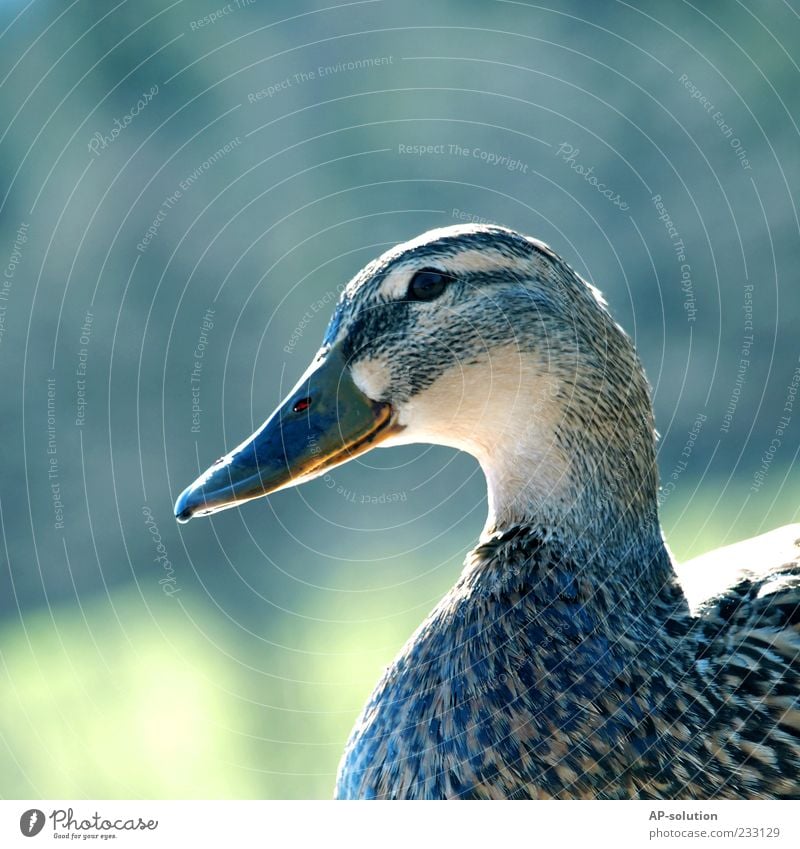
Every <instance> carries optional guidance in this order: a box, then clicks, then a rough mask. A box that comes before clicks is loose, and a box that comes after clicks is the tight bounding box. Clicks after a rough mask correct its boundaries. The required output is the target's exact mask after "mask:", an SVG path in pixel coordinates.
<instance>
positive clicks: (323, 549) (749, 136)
mask: <svg viewBox="0 0 800 849" xmlns="http://www.w3.org/2000/svg"><path fill="white" fill-rule="evenodd" d="M0 18H2V20H0V32H2V36H1V37H0V44H2V48H3V49H2V51H0V105H2V109H1V110H0V114H1V115H2V119H0V125H1V130H0V201H1V202H2V214H1V217H0V236H1V237H2V238H0V261H2V266H3V273H2V277H1V278H0V367H2V375H3V390H2V393H0V399H1V400H0V403H2V422H3V438H2V441H1V442H0V451H2V463H3V474H2V478H1V479H0V532H1V533H2V546H0V560H1V561H2V563H1V564H0V741H2V742H1V743H0V795H2V796H4V797H17V798H19V797H39V796H42V797H60V798H80V797H89V798H93V797H100V798H104V797H137V796H144V797H162V796H163V797H243V798H249V797H281V798H285V797H303V798H307V797H329V796H330V795H331V793H332V790H333V781H334V774H335V770H336V766H337V763H338V759H339V757H340V755H341V752H342V749H343V746H344V742H345V739H346V736H347V734H348V732H349V729H350V727H351V726H352V723H353V721H354V719H355V717H356V715H357V713H358V711H359V708H360V706H361V704H362V703H363V701H364V699H365V698H366V696H367V695H368V693H369V691H370V689H371V687H372V685H373V684H374V682H375V681H376V680H377V677H378V676H379V674H380V672H381V671H382V669H383V668H384V666H386V665H387V664H388V663H389V662H390V660H391V658H392V657H393V655H394V654H395V653H396V652H397V650H398V649H399V647H400V646H401V645H402V643H403V642H404V641H405V639H407V637H408V636H409V635H410V634H411V632H412V631H413V629H414V628H415V627H416V625H417V624H418V623H419V622H420V621H421V620H422V619H423V618H424V616H425V614H426V613H427V612H428V610H429V609H430V608H431V607H432V606H433V605H434V604H435V602H436V601H437V599H438V598H439V597H440V596H441V595H442V594H443V593H444V591H445V590H446V589H447V588H448V587H449V586H450V585H451V584H452V583H453V582H454V580H455V578H456V576H457V574H458V572H459V568H460V564H461V562H462V560H463V557H464V555H465V553H466V552H467V551H468V549H469V548H470V547H471V546H472V544H473V542H474V540H475V539H476V538H477V535H478V533H479V531H480V529H481V527H482V524H483V519H484V514H485V493H484V484H483V480H482V477H481V475H480V472H479V470H478V467H477V464H476V463H475V462H474V461H473V460H472V459H471V458H469V457H466V456H461V455H457V454H455V453H454V452H452V451H449V450H446V449H443V448H430V447H426V446H414V447H408V448H404V449H391V450H388V451H380V452H375V453H372V454H369V455H368V456H366V457H364V458H362V459H361V460H359V461H357V462H354V463H352V464H350V465H348V466H346V467H342V468H339V469H336V470H335V471H334V472H332V473H331V475H329V476H328V477H326V478H325V479H322V480H317V481H315V482H313V483H311V484H308V485H306V486H304V487H302V488H301V489H298V490H290V491H286V492H282V493H279V494H277V495H276V496H274V497H272V498H270V499H269V500H262V501H259V502H255V503H252V504H249V505H247V506H246V507H244V508H243V509H241V510H232V511H228V512H225V513H223V514H220V515H219V516H217V517H214V518H213V519H210V520H203V521H196V522H193V523H191V524H189V525H187V526H181V527H179V526H177V525H176V524H175V522H174V520H173V518H172V504H173V500H174V498H175V496H176V495H177V494H178V492H179V491H180V490H181V489H182V488H183V487H184V486H185V485H186V484H187V483H188V482H189V481H191V480H192V479H193V478H194V477H195V476H196V474H197V473H198V472H199V471H200V470H202V469H204V468H205V467H206V466H207V465H208V464H209V463H210V462H211V461H213V460H214V458H216V457H217V456H219V455H220V454H222V453H224V451H225V450H226V449H229V448H231V447H232V446H233V445H235V444H236V443H238V442H239V441H240V439H241V438H243V437H244V436H245V435H247V434H249V433H250V432H251V430H253V429H254V428H255V427H256V426H257V425H258V424H260V422H261V421H262V420H263V419H264V418H265V417H266V415H267V414H268V413H269V412H270V411H271V410H272V408H273V406H274V405H275V404H276V403H277V401H278V400H279V399H280V397H281V396H282V394H283V392H284V391H285V390H286V389H287V388H288V387H289V386H291V385H292V384H293V383H294V381H295V380H296V379H297V377H298V376H299V374H300V373H301V372H302V371H303V370H304V369H305V366H306V364H307V362H308V360H309V358H310V357H311V356H312V354H313V353H314V352H315V350H316V348H317V346H318V344H319V342H320V339H321V336H322V333H323V330H324V327H325V324H326V322H327V319H328V316H329V315H330V312H331V310H332V308H333V304H334V302H335V298H336V296H337V294H338V291H339V288H340V287H341V286H342V284H344V283H345V282H346V281H347V280H348V279H349V277H350V276H351V275H352V274H354V273H355V272H356V271H357V270H358V269H359V267H360V266H361V265H363V264H364V263H365V262H366V261H368V260H369V259H370V258H372V257H373V256H374V255H375V254H377V253H379V252H380V251H382V250H383V249H385V248H386V247H389V246H390V245H392V244H394V243H395V242H398V241H400V240H403V239H406V238H409V237H411V236H413V235H416V234H417V233H418V232H420V231H422V230H425V229H428V228H431V227H435V226H443V225H448V224H453V223H458V222H461V221H467V220H489V221H495V222H499V223H503V224H506V225H508V226H511V227H514V228H517V229H520V230H522V231H525V232H527V233H530V234H533V235H536V236H538V237H539V238H541V239H543V240H545V241H546V242H548V243H550V244H551V245H552V246H553V247H554V248H555V249H556V250H557V251H558V252H559V253H561V254H562V255H563V256H564V257H565V258H566V259H567V260H568V261H569V262H570V263H571V264H572V265H573V266H574V267H575V268H576V269H577V270H578V271H579V272H580V273H581V274H583V275H584V276H586V277H587V278H588V279H590V280H591V281H592V282H594V283H595V284H596V285H597V286H599V287H600V288H601V289H602V290H603V291H604V292H605V294H606V296H607V298H608V300H609V302H610V305H611V308H612V310H613V312H614V314H615V316H616V317H617V319H618V321H619V322H620V323H621V324H622V325H623V326H624V327H625V328H626V329H627V330H628V331H629V332H630V333H632V334H633V335H634V337H635V340H636V343H637V346H638V349H639V351H640V353H641V356H642V359H643V361H644V363H645V366H646V369H647V371H648V375H649V377H650V379H651V382H652V384H653V390H654V401H655V407H656V417H657V423H658V428H659V431H660V433H661V435H662V439H661V443H660V454H659V460H660V466H661V470H662V479H663V482H664V484H665V489H664V490H663V492H662V517H663V522H664V526H665V530H666V533H667V538H668V542H669V544H670V545H671V547H672V549H673V551H674V552H675V554H676V556H677V557H679V558H680V559H685V558H686V557H689V556H691V555H693V554H696V553H700V552H702V551H704V550H706V549H708V548H711V547H714V546H715V545H719V544H722V543H725V542H732V541H735V540H737V539H741V538H743V537H746V536H748V535H751V534H754V533H757V532H758V531H761V530H767V529H769V528H771V527H773V526H775V525H779V524H783V523H787V522H790V521H793V520H796V517H797V512H798V495H800V476H798V471H797V454H798V450H800V408H796V409H795V410H794V411H793V412H792V413H791V414H790V416H789V419H790V420H789V421H788V423H785V424H784V425H783V426H782V430H781V435H780V438H779V443H778V444H777V446H776V443H775V439H776V429H778V428H779V427H781V425H780V421H781V417H782V416H784V415H785V413H784V408H785V404H786V398H787V396H788V395H789V393H790V392H791V388H792V381H793V376H794V375H795V374H796V369H797V368H798V365H800V363H798V354H800V340H799V339H798V311H799V310H800V286H798V274H797V258H798V255H800V253H799V252H798V244H799V239H798V235H799V233H798V211H797V207H796V201H795V199H794V197H793V195H795V196H796V188H797V185H798V166H799V165H800V159H799V158H798V153H797V152H798V135H799V134H798V124H797V122H798V120H800V114H798V113H800V108H798V107H800V101H798V96H797V92H798V82H799V81H800V69H799V68H798V65H797V61H796V52H797V51H796V49H794V50H793V48H796V45H797V44H798V43H800V7H798V5H797V3H796V2H795V0H788V2H786V3H782V4H781V3H772V2H768V0H745V2H743V3H738V4H732V3H727V2H717V3H704V4H702V5H698V6H697V7H694V6H693V5H692V4H690V3H683V2H680V3H671V4H666V5H665V4H663V3H658V2H642V3H638V4H635V5H629V4H627V3H623V2H618V3H602V4H601V3H590V2H563V0H562V1H560V2H554V3H551V4H544V5H535V4H533V3H527V2H485V1H484V2H464V0H460V1H459V2H456V1H455V0H424V2H421V1H420V0H410V2H409V0H403V2H401V0H361V1H360V2H350V3H344V4H338V5H331V6H330V7H325V6H322V5H317V4H311V3H306V4H301V5H298V4H292V3H289V2H270V3H267V2H266V0H249V2H246V0H239V2H236V0H234V2H231V3H229V4H227V5H224V4H222V3H221V2H220V0H213V2H205V0H202V2H201V0H182V2H181V0H178V2H173V3H171V4H170V3H157V2H153V0H140V2H136V3H134V2H131V1H130V0H127V2H126V0H123V2H117V3H108V4H97V3H90V2H88V0H75V2H69V3H57V2H54V0H53V1H52V2H48V0H33V2H8V0H7V2H4V3H3V4H2V6H0ZM414 146H423V150H422V152H420V151H419V149H418V148H417V152H414ZM795 386H796V383H795ZM765 457H767V458H768V459H769V462H768V463H767V462H765ZM765 468H766V471H765Z"/></svg>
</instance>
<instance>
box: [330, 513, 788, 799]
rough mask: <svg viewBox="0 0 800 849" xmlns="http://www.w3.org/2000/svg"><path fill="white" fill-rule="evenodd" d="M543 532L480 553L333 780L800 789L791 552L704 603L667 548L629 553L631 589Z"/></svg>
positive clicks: (457, 785) (643, 790)
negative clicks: (690, 592)
mask: <svg viewBox="0 0 800 849" xmlns="http://www.w3.org/2000/svg"><path fill="white" fill-rule="evenodd" d="M544 536H545V535H544V534H542V533H541V532H540V531H534V530H533V529H530V528H517V529H514V530H513V531H512V532H510V533H506V534H503V535H499V536H497V537H496V538H495V539H492V540H489V541H487V542H485V543H482V544H481V545H479V546H478V548H476V549H475V550H474V551H473V552H472V554H471V555H470V557H469V558H468V561H467V566H466V569H465V571H464V574H463V575H462V577H461V579H460V580H459V582H458V583H457V584H456V586H455V587H454V588H453V590H452V591H451V592H450V593H449V594H448V595H447V596H446V597H445V598H444V599H443V600H442V602H441V603H440V604H439V605H438V606H437V607H436V609H435V610H434V611H433V612H432V614H431V615H430V616H429V617H428V619H427V620H426V621H425V622H424V623H423V625H422V626H421V627H420V628H419V630H418V631H417V632H416V634H415V635H414V636H413V637H412V638H411V640H410V641H409V642H408V644H407V645H406V646H405V648H404V649H403V650H402V652H401V653H400V655H399V656H398V658H397V659H396V660H395V661H394V663H393V664H392V665H391V666H390V667H389V669H388V670H387V671H386V673H385V675H384V676H383V679H382V680H381V681H380V683H379V684H378V686H377V687H376V689H375V691H374V692H373V694H372V696H371V698H370V699H369V701H368V703H367V705H366V707H365V708H364V711H363V713H362V715H361V717H360V718H359V720H358V722H357V723H356V726H355V729H354V731H353V734H352V736H351V738H350V740H349V742H348V745H347V748H346V751H345V754H344V757H343V759H342V764H341V767H340V771H339V776H338V781H337V787H336V795H337V797H338V798H368V799H375V798H377V799H386V798H390V799H398V798H404V799H448V798H450V799H455V798H462V799H551V798H556V799H559V798H568V799H575V798H583V799H597V798H605V799H665V798H668V799H680V798H686V799H697V798H703V799H710V798H720V799H722V798H735V799H742V798H800V759H798V745H800V704H799V703H798V700H797V693H798V692H799V691H800V665H798V657H800V632H799V631H798V624H799V623H800V567H798V564H797V562H796V560H795V561H794V562H793V561H788V562H786V563H780V564H776V565H775V566H774V567H772V568H770V569H767V570H763V574H762V575H761V576H760V577H756V576H751V577H750V578H746V579H743V580H742V581H740V582H739V583H738V584H737V585H736V586H734V587H730V588H727V589H726V591H724V592H723V593H721V594H720V595H718V596H716V597H713V598H711V599H709V600H707V602H706V603H705V604H704V605H703V607H702V608H701V609H700V610H699V611H697V612H696V613H695V614H693V613H692V612H691V611H690V609H689V605H688V603H687V601H686V598H685V595H684V593H683V591H682V589H681V586H680V584H679V583H678V581H677V578H676V576H675V574H674V572H673V569H672V564H671V561H670V558H669V554H668V552H667V550H666V548H665V547H663V546H661V547H656V549H655V550H652V551H649V552H647V551H641V550H638V551H633V552H631V556H632V557H635V558H638V562H637V563H635V564H632V563H627V564H626V563H620V564H619V575H620V576H622V575H628V576H630V575H631V574H632V573H633V574H635V573H637V572H639V573H642V572H644V573H646V574H647V575H648V580H646V581H644V582H640V583H638V584H637V585H636V586H635V587H634V588H633V590H631V588H630V587H622V586H620V584H619V582H618V580H615V578H614V576H613V575H612V576H611V577H610V578H608V579H607V580H606V581H605V582H604V583H603V584H601V585H598V583H597V581H596V580H595V577H596V576H595V574H593V573H594V566H595V565H597V564H592V563H591V562H587V561H586V560H583V561H582V562H576V559H575V557H574V554H573V553H572V552H571V551H570V547H569V546H565V545H564V544H562V543H560V542H558V541H556V540H553V539H550V540H548V541H545V538H544ZM498 561H499V563H501V564H502V565H503V568H502V569H499V568H498V565H499V563H498ZM510 564H512V565H513V566H515V567H516V568H512V569H509V568H508V566H509V565H510ZM607 566H608V564H607V563H604V564H603V568H604V570H605V569H607ZM643 567H644V568H643ZM498 575H503V576H505V578H504V579H503V580H498V579H497V576H498Z"/></svg>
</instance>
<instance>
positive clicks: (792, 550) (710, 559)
mask: <svg viewBox="0 0 800 849" xmlns="http://www.w3.org/2000/svg"><path fill="white" fill-rule="evenodd" d="M676 571H677V572H678V576H679V578H680V580H681V583H682V584H683V586H684V591H685V593H686V595H687V598H688V600H689V603H690V605H691V607H692V610H693V614H694V617H693V618H694V628H693V631H694V634H695V636H696V637H697V643H696V644H697V648H698V651H697V657H696V668H697V672H698V673H699V675H698V680H699V681H702V682H703V685H704V686H703V690H704V691H705V692H704V694H703V695H704V696H705V697H706V701H710V702H712V703H713V704H714V705H715V709H714V716H715V722H714V723H713V724H714V728H713V730H712V729H708V730H709V732H710V733H709V734H708V740H707V742H708V747H707V748H708V750H709V753H710V754H711V761H712V762H713V761H715V760H716V761H719V762H720V764H719V765H720V766H725V767H728V768H729V769H731V768H732V773H733V775H735V779H734V780H735V781H736V783H737V784H738V786H739V788H740V790H739V792H741V793H743V794H744V795H746V796H756V797H766V798H798V795H800V784H798V779H797V776H798V774H800V525H787V526H785V527H782V528H778V529H777V530H775V531H771V532H770V533H768V534H764V535H762V536H759V537H754V538H753V539H749V540H745V541H744V542H741V543H736V544H735V545H731V546H726V547H725V548H721V549H718V550H717V551H713V552H711V553H709V554H705V555H703V556H701V557H698V558H695V559H694V560H691V561H689V562H688V563H686V564H684V565H683V566H682V567H677V568H676ZM731 789H732V788H731ZM723 794H724V791H723Z"/></svg>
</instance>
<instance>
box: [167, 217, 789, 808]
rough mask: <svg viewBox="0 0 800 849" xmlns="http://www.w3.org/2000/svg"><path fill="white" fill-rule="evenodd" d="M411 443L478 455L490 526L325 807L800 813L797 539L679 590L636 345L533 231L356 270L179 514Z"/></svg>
mask: <svg viewBox="0 0 800 849" xmlns="http://www.w3.org/2000/svg"><path fill="white" fill-rule="evenodd" d="M420 442H423V443H434V444H440V445H446V446H450V447H453V448H457V449H459V450H463V451H466V452H468V453H470V454H471V455H472V456H473V457H475V458H476V459H477V460H478V462H479V463H480V466H481V468H482V470H483V472H484V475H485V477H486V481H487V496H488V497H487V501H488V508H489V509H488V514H489V515H488V517H487V521H486V525H485V528H484V531H483V533H482V534H481V537H480V540H479V542H478V545H477V547H476V548H475V549H474V550H473V551H472V553H471V554H470V555H469V556H468V558H467V562H466V565H465V568H464V571H463V573H462V575H461V577H460V579H459V580H458V582H457V583H456V585H455V587H454V588H453V589H452V591H451V592H450V593H448V594H447V596H446V597H445V598H444V599H443V600H442V601H441V603H440V604H439V605H438V606H437V607H436V608H435V610H434V611H433V612H432V613H431V615H430V616H429V617H428V619H427V620H426V621H425V622H424V623H423V624H422V625H421V626H420V628H419V629H418V630H417V632H416V634H415V635H414V636H413V637H412V638H411V640H410V641H409V642H408V643H407V644H406V646H405V648H404V649H403V650H402V651H401V652H400V655H399V656H398V658H397V659H396V660H395V662H394V663H393V664H392V665H391V666H390V667H389V668H388V669H387V671H386V673H385V674H384V676H383V678H382V680H381V681H380V682H379V684H378V685H377V688H376V689H375V691H374V692H373V694H372V696H371V698H370V700H369V701H368V703H367V705H366V707H365V708H364V711H363V713H362V715H361V717H360V718H359V720H358V722H357V723H356V726H355V729H354V731H353V734H352V736H351V738H350V741H349V742H348V744H347V748H346V751H345V754H344V758H343V760H342V764H341V767H340V771H339V776H338V781H337V788H336V795H337V796H338V797H340V798H390V799H401V798H410V799H449V798H481V799H484V798H485V799H498V798H502V799H505V798H526V799H527V798H648V799H656V798H658V799H677V798H800V634H799V633H798V629H800V570H799V569H798V562H797V558H798V549H797V546H796V545H795V544H794V541H795V540H796V539H797V538H798V537H800V528H795V529H794V530H792V529H784V530H781V531H779V532H775V534H774V535H772V536H770V537H769V544H767V540H766V538H760V539H758V540H753V541H750V542H748V543H744V544H741V545H738V546H735V547H734V548H732V549H731V548H726V549H723V550H721V551H719V552H716V553H715V554H714V555H712V556H706V557H704V558H701V559H700V560H699V561H697V562H695V563H693V564H689V566H687V567H686V568H685V569H684V568H679V569H678V574H676V569H675V566H674V564H673V562H672V559H671V557H670V554H669V552H668V550H667V548H666V546H665V544H664V539H663V534H662V531H661V527H660V523H659V518H658V467H657V463H656V449H655V446H656V433H655V427H654V419H653V410H652V404H651V401H650V393H649V386H648V383H647V379H646V377H645V374H644V371H643V369H642V366H641V364H640V362H639V360H638V357H637V355H636V351H635V349H634V346H633V343H632V341H631V339H630V338H629V337H628V336H627V335H626V334H625V332H624V331H623V330H622V328H620V327H619V325H617V324H616V322H615V321H614V320H613V318H612V316H611V315H610V313H609V311H608V309H607V307H606V303H605V301H604V300H603V298H602V296H601V294H600V292H599V291H598V290H597V289H596V288H595V287H594V286H592V285H590V284H589V283H587V282H586V281H584V280H583V279H582V278H581V277H580V276H579V275H578V274H576V273H575V271H574V270H573V269H572V268H570V267H569V265H568V264H567V263H566V262H564V261H563V260H562V259H561V258H560V257H559V256H558V255H557V254H555V253H554V252H553V251H552V250H551V249H550V248H548V247H547V246H546V245H544V244H543V243H542V242H539V241H538V240H536V239H533V238H531V237H528V236H525V235H523V234H520V233H516V232H514V231H512V230H508V229H506V228H503V227H496V226H483V225H460V226H456V227H447V228H442V229H440V230H433V231H430V232H428V233H424V234H422V235H421V236H419V237H417V238H416V239H412V240H411V241H409V242H406V243H403V244H401V245H398V246H396V247H395V248H392V249H391V250H389V251H387V252H386V253H384V254H383V255H381V256H380V257H378V258H377V259H376V260H373V261H372V262H371V263H369V264H368V265H367V266H365V267H364V268H363V269H362V270H361V271H360V272H359V273H358V274H356V276H355V277H354V278H353V279H352V280H351V281H350V283H349V284H348V285H347V287H345V289H344V291H343V293H342V296H341V299H340V301H339V303H338V304H337V307H336V310H335V312H334V315H333V317H332V319H331V322H330V324H329V326H328V329H327V332H326V334H325V337H324V340H323V345H322V348H321V349H320V351H319V353H318V355H317V356H316V357H315V359H314V361H313V362H312V364H311V366H310V367H309V369H308V371H307V372H306V373H305V374H304V375H303V376H302V377H301V378H300V380H299V382H298V384H297V385H296V386H295V387H294V389H293V390H292V391H291V392H290V393H289V395H288V396H287V398H286V399H285V401H284V402H283V404H282V405H281V406H279V408H278V409H277V410H276V411H275V412H274V413H273V415H272V416H271V417H270V418H269V419H268V420H267V421H266V422H265V423H264V424H263V425H262V426H261V427H260V428H259V430H257V431H256V432H255V433H254V434H253V435H252V436H250V437H249V438H248V439H246V440H245V441H244V442H242V443H241V445H239V446H238V447H236V448H234V449H233V450H232V451H230V452H229V453H228V454H226V455H225V456H223V457H222V458H221V459H220V460H218V461H217V462H216V463H215V464H214V465H213V466H211V467H210V468H209V469H208V470H207V471H206V472H205V473H204V474H203V475H201V476H200V477H199V478H198V479H197V480H196V481H195V482H194V483H193V484H191V485H190V486H189V487H188V488H187V489H186V490H185V491H184V492H183V494H182V495H181V496H180V497H179V499H178V502H177V504H176V506H175V513H176V516H177V518H178V519H179V521H188V519H190V518H191V517H192V516H197V515H207V514H210V513H214V512H216V511H217V510H222V509H225V508H228V507H232V506H235V505H238V504H241V503H242V502H244V501H249V500H251V499H254V498H258V497H260V496H262V495H265V494H270V493H272V492H275V491H277V490H279V489H282V488H284V487H286V486H292V485H295V484H298V483H302V482H303V481H306V480H309V479H311V478H313V477H315V476H318V475H320V474H323V473H324V472H325V471H327V470H328V469H330V468H333V467H334V466H336V465H339V464H340V463H343V462H346V461H347V460H349V459H352V458H353V457H355V456H358V455H360V454H362V453H364V452H365V451H368V450H371V449H372V448H373V447H375V446H376V445H378V444H381V445H383V446H389V445H400V444H409V443H420ZM776 542H779V543H780V545H773V543H776Z"/></svg>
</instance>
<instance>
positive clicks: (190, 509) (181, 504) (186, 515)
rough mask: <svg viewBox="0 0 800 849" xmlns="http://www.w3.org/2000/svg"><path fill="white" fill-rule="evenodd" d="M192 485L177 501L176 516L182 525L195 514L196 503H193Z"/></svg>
mask: <svg viewBox="0 0 800 849" xmlns="http://www.w3.org/2000/svg"><path fill="white" fill-rule="evenodd" d="M191 489H192V488H191V487H189V488H188V489H186V490H184V491H183V492H182V493H181V495H180V497H179V498H178V500H177V501H176V502H175V518H176V519H177V520H178V522H179V523H180V524H181V525H185V524H186V523H187V522H188V521H189V519H191V518H192V516H194V512H195V510H194V505H193V504H192V503H191V499H190V493H191Z"/></svg>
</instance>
